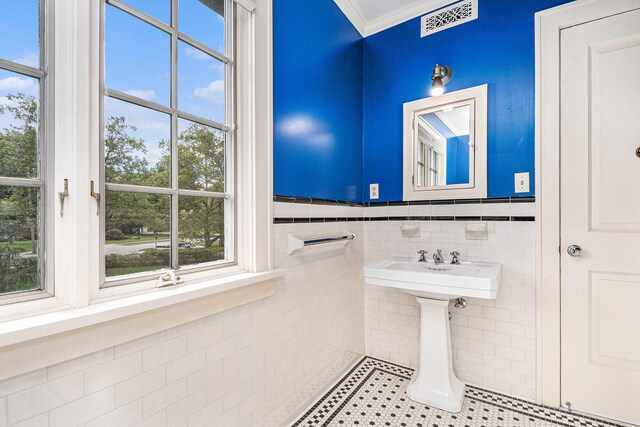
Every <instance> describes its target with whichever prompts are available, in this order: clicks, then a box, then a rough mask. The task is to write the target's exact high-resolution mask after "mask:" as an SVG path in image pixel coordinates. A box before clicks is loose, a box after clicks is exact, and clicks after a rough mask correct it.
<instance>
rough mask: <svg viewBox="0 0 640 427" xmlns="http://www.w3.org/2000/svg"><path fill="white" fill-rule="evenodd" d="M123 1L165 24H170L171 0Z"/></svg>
mask: <svg viewBox="0 0 640 427" xmlns="http://www.w3.org/2000/svg"><path fill="white" fill-rule="evenodd" d="M124 2H125V3H127V4H128V5H129V6H132V7H135V8H136V9H138V10H139V11H140V12H144V13H146V14H147V15H150V16H153V17H154V18H156V19H159V20H160V21H162V22H164V23H165V24H171V0H125V1H124Z"/></svg>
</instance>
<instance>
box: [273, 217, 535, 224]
mask: <svg viewBox="0 0 640 427" xmlns="http://www.w3.org/2000/svg"><path fill="white" fill-rule="evenodd" d="M535 220H536V217H534V216H371V217H350V218H324V217H313V218H273V223H274V224H310V223H317V222H367V221H513V222H532V221H535Z"/></svg>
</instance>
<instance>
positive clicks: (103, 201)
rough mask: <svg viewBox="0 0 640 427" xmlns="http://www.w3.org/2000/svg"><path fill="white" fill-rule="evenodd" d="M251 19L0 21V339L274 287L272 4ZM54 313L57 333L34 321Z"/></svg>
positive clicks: (225, 5)
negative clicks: (267, 284)
mask: <svg viewBox="0 0 640 427" xmlns="http://www.w3.org/2000/svg"><path fill="white" fill-rule="evenodd" d="M255 1H256V3H257V4H258V6H256V5H254V4H253V2H252V1H250V0H154V1H148V0H101V1H91V2H88V1H87V2H85V1H81V2H67V1H54V0H21V1H12V2H1V3H0V37H1V38H0V305H1V307H0V322H4V321H10V320H16V319H20V318H21V317H25V316H30V317H31V319H32V321H31V322H29V324H26V323H25V324H24V325H23V326H22V327H20V328H17V329H12V330H11V331H8V330H5V331H4V332H2V333H0V335H2V337H3V338H4V337H6V335H5V333H11V334H15V337H16V338H15V341H12V342H20V341H21V340H26V339H33V337H34V336H44V335H45V334H46V333H47V331H54V330H55V331H57V332H60V331H61V330H70V329H73V328H74V327H80V326H78V325H79V324H81V323H82V322H78V318H79V317H80V316H86V317H84V318H83V319H84V320H85V321H86V323H84V325H85V326H86V325H91V324H95V323H97V322H101V321H105V319H106V318H107V317H109V318H111V319H115V318H118V316H125V315H131V314H135V313H140V312H144V311H147V310H152V309H154V308H158V307H166V306H169V305H172V304H176V303H182V302H185V301H191V300H194V299H197V298H199V297H201V296H209V295H212V294H215V293H218V292H226V291H228V290H230V289H235V288H238V287H242V286H246V285H249V284H256V283H258V282H261V281H264V280H269V279H272V278H273V277H276V276H277V275H278V274H280V273H279V272H273V271H271V270H270V269H271V259H270V253H269V248H270V245H271V243H270V238H271V237H270V225H271V220H270V206H271V176H272V174H271V124H272V118H271V116H270V114H271V110H270V107H271V85H272V82H271V59H270V58H271V38H270V30H271V1H270V0H255ZM254 8H255V10H256V11H255V12H254ZM54 17H55V19H54ZM54 22H55V24H56V28H55V32H54V28H53V24H54ZM54 34H55V37H54V36H53V35H54ZM54 51H55V60H56V64H55V67H53V63H52V60H53V58H54V55H53V53H54ZM236 82H237V84H236ZM54 93H55V97H54V96H53V95H54ZM54 112H55V114H54ZM54 135H55V137H56V138H55V150H54V140H53V136H54ZM65 189H68V191H65ZM96 202H98V203H96ZM54 255H55V257H54ZM173 270H179V274H165V273H167V272H171V271H173ZM161 276H162V277H164V276H167V277H170V278H171V280H169V282H168V283H165V282H163V281H162V280H161V279H160V278H161ZM174 278H175V280H174ZM125 284H126V286H114V285H125ZM175 284H181V286H179V287H178V286H177V287H175V288H173V289H166V290H163V291H158V292H156V291H155V289H156V287H159V286H162V287H164V286H166V285H175ZM114 299H120V300H121V301H118V302H117V304H113V300H114ZM103 303H104V304H103ZM114 305H117V307H118V308H115V307H114ZM92 306H96V307H95V308H93V307H92ZM69 308H71V310H69ZM63 309H64V310H66V311H64V313H67V314H60V316H58V317H56V319H57V320H56V322H58V321H60V322H63V323H64V324H65V326H61V325H60V323H56V322H54V323H56V324H55V325H54V324H52V321H51V319H47V318H46V313H51V312H55V313H56V315H57V314H58V313H59V310H63ZM75 309H82V310H80V311H76V310H75ZM107 312H108V313H109V314H108V315H107V314H105V313H107ZM39 315H42V316H39ZM92 316H93V317H92ZM36 317H38V318H41V323H38V321H35V320H34V319H35V318H36ZM89 317H91V319H92V320H87V319H88V318H89ZM12 327H13V326H12ZM61 328H62V329H61ZM65 328H67V329H65ZM23 329H24V330H27V329H29V330H30V331H31V332H29V333H24V334H22V332H20V331H22V330H23ZM36 329H37V330H38V331H37V332H36V331H35V330H36ZM29 337H30V338H29ZM5 342H6V341H5Z"/></svg>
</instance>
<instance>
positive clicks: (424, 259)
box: [418, 249, 427, 262]
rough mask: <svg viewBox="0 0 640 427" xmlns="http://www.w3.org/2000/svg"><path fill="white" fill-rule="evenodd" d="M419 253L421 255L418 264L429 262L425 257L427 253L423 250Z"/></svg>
mask: <svg viewBox="0 0 640 427" xmlns="http://www.w3.org/2000/svg"><path fill="white" fill-rule="evenodd" d="M418 253H419V254H420V259H419V260H418V262H427V258H426V257H425V255H426V254H427V251H425V250H424V249H421V250H419V251H418Z"/></svg>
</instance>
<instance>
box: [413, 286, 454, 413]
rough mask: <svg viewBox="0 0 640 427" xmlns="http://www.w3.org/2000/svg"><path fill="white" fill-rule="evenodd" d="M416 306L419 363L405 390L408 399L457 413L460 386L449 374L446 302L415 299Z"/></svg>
mask: <svg viewBox="0 0 640 427" xmlns="http://www.w3.org/2000/svg"><path fill="white" fill-rule="evenodd" d="M416 301H418V304H420V362H419V366H418V369H416V371H415V372H414V374H413V377H412V378H411V383H410V384H409V386H408V387H407V396H408V397H409V399H411V400H414V401H416V402H420V403H423V404H425V405H428V406H433V407H434V408H439V409H443V410H445V411H448V412H460V410H461V409H462V399H463V397H464V383H462V381H460V380H459V379H458V378H457V377H456V375H455V374H454V373H453V362H452V357H451V332H450V330H449V309H448V308H449V301H448V300H437V299H428V298H420V297H416Z"/></svg>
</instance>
